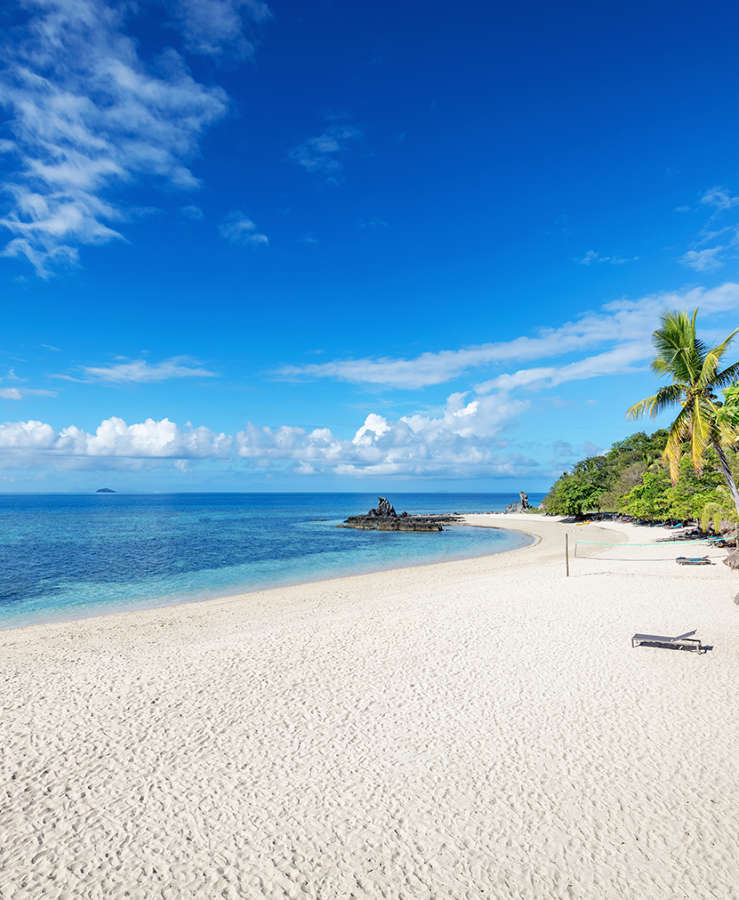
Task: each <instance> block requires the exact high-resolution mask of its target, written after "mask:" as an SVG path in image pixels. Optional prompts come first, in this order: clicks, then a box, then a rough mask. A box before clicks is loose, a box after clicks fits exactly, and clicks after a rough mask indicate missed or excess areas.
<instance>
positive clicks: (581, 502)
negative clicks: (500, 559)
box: [542, 431, 667, 516]
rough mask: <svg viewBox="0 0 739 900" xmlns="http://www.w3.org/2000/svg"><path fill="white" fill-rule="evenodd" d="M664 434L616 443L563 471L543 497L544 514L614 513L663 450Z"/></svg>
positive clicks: (630, 438)
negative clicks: (569, 469)
mask: <svg viewBox="0 0 739 900" xmlns="http://www.w3.org/2000/svg"><path fill="white" fill-rule="evenodd" d="M666 440H667V432H666V431H656V432H655V433H654V434H652V435H647V434H645V433H644V432H643V431H640V432H638V433H637V434H632V435H631V436H630V437H628V438H626V439H625V440H623V441H618V442H617V443H615V444H614V445H613V446H612V447H611V449H610V450H609V451H608V452H607V453H605V454H603V455H602V456H591V457H588V458H587V459H584V460H582V461H581V462H579V463H577V464H576V465H575V466H574V467H573V469H572V472H565V473H563V475H562V476H561V477H560V478H558V479H557V481H556V482H555V483H554V485H553V487H552V489H551V491H550V492H549V494H547V496H546V497H545V498H544V501H543V503H542V506H543V508H544V510H545V512H548V513H552V514H555V515H563V516H579V515H582V514H583V513H586V512H593V511H597V510H607V511H611V512H615V511H616V510H617V509H618V500H619V499H620V497H621V496H623V495H624V494H626V493H627V492H628V491H629V490H630V489H631V488H632V487H634V485H636V484H638V483H639V482H640V481H641V477H642V474H643V473H644V471H645V470H646V469H647V468H648V467H649V466H650V465H651V464H652V463H654V461H655V460H658V459H659V458H660V456H661V454H662V451H663V450H664V446H665V441H666Z"/></svg>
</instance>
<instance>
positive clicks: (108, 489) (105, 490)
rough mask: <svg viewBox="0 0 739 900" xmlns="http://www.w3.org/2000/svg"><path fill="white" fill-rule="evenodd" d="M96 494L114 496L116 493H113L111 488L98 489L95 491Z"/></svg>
mask: <svg viewBox="0 0 739 900" xmlns="http://www.w3.org/2000/svg"><path fill="white" fill-rule="evenodd" d="M95 493H96V494H116V493H117V491H114V490H113V488H98V489H97V490H96V491H95Z"/></svg>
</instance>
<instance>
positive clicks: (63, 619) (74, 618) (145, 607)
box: [0, 513, 540, 635]
mask: <svg viewBox="0 0 739 900" xmlns="http://www.w3.org/2000/svg"><path fill="white" fill-rule="evenodd" d="M460 515H461V516H462V518H463V521H462V522H459V523H456V524H457V525H461V526H463V527H466V528H493V529H496V530H499V531H515V532H518V533H521V534H525V535H527V537H529V538H531V540H532V543H531V544H528V545H525V546H524V547H512V548H510V549H505V550H497V551H495V552H494V553H473V554H471V555H462V556H456V557H451V558H448V559H443V560H438V561H434V562H417V563H407V564H406V565H390V566H388V567H383V568H379V569H366V570H361V569H360V570H358V571H352V572H344V573H339V574H336V575H330V576H319V577H316V578H307V579H305V578H300V579H299V580H297V581H289V582H285V583H282V584H271V585H265V586H257V587H254V588H251V589H249V590H236V591H232V592H229V593H216V594H214V595H212V596H204V597H203V596H198V595H195V594H193V595H191V596H190V595H178V596H177V597H173V598H172V599H171V600H161V601H160V602H157V598H151V599H147V600H145V601H143V603H142V605H141V606H133V607H127V608H115V607H112V608H110V609H108V610H107V611H105V610H97V611H92V612H90V613H88V614H85V613H84V612H80V613H79V614H75V615H69V616H66V615H62V616H59V617H51V618H48V619H44V618H39V619H38V620H35V621H28V622H20V623H18V624H7V625H6V624H4V623H3V622H2V620H1V619H0V635H2V634H3V633H5V632H9V631H16V630H18V629H21V628H35V627H40V626H44V625H65V624H73V623H75V622H83V621H87V620H88V619H98V618H107V617H108V616H114V615H127V614H128V613H131V614H136V613H142V612H147V611H149V610H164V609H171V608H180V607H184V606H190V605H191V604H204V603H211V602H219V601H227V600H232V599H237V598H247V597H249V596H251V595H252V594H255V593H262V592H265V591H280V590H283V589H285V588H296V587H300V586H301V585H308V584H318V583H322V582H332V581H336V580H337V579H343V578H354V577H359V576H362V575H375V574H380V573H382V572H396V571H401V570H405V569H418V568H422V567H424V566H436V565H445V564H447V563H455V562H464V561H465V560H470V559H480V558H483V557H488V556H500V555H502V554H506V553H515V552H517V551H519V550H525V549H527V548H528V547H532V546H536V545H537V544H538V543H539V541H540V538H539V537H538V536H537V535H536V534H534V533H531V532H528V531H526V530H525V529H523V528H520V527H516V525H513V526H512V527H510V528H507V527H505V526H504V525H502V524H500V525H498V524H495V525H490V524H484V523H483V524H477V523H472V522H468V521H466V519H467V518H469V517H479V516H490V515H504V514H503V513H500V514H499V513H470V514H464V513H462V514H460ZM450 527H453V526H450ZM408 533H409V534H412V533H413V532H408ZM149 604H150V605H149Z"/></svg>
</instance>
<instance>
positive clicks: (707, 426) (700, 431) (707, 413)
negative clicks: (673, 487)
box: [690, 401, 715, 475]
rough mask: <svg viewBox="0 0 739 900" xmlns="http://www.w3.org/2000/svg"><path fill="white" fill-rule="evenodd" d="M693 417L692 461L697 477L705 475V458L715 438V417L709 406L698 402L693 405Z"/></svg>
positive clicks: (691, 435)
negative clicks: (712, 439)
mask: <svg viewBox="0 0 739 900" xmlns="http://www.w3.org/2000/svg"><path fill="white" fill-rule="evenodd" d="M692 407H693V416H692V425H693V427H692V428H691V434H690V459H691V462H692V463H693V469H694V471H695V473H696V475H702V474H703V457H704V455H705V452H706V450H707V448H708V446H709V444H710V443H711V438H712V437H713V436H714V430H715V425H714V422H715V417H714V416H712V415H711V410H710V409H709V408H708V407H709V404H707V403H705V402H701V401H696V402H694V403H693V404H692Z"/></svg>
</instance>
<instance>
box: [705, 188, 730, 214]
mask: <svg viewBox="0 0 739 900" xmlns="http://www.w3.org/2000/svg"><path fill="white" fill-rule="evenodd" d="M701 203H703V204H705V205H706V206H713V207H714V209H716V210H718V211H719V212H723V211H725V210H727V209H733V208H734V207H735V206H739V197H734V196H732V195H731V193H730V192H729V191H728V190H727V189H726V188H723V187H718V186H717V187H712V188H709V190H707V191H706V192H705V194H704V195H703V196H702V197H701Z"/></svg>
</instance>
